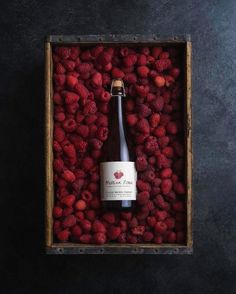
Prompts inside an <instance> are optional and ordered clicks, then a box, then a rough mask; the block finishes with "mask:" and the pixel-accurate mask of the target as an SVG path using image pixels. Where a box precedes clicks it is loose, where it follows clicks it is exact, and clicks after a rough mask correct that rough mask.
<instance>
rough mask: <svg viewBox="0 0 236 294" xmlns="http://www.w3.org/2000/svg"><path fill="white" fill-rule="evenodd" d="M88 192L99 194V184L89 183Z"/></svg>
mask: <svg viewBox="0 0 236 294" xmlns="http://www.w3.org/2000/svg"><path fill="white" fill-rule="evenodd" d="M88 190H89V191H90V192H91V193H97V192H98V184H97V183H89V184H88Z"/></svg>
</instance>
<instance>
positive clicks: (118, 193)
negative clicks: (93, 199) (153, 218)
mask: <svg viewBox="0 0 236 294" xmlns="http://www.w3.org/2000/svg"><path fill="white" fill-rule="evenodd" d="M100 175H101V199H102V200H105V201H107V200H136V181H137V172H136V169H135V163H134V162H131V161H111V162H102V163H100Z"/></svg>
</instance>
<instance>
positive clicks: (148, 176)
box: [140, 170, 155, 182]
mask: <svg viewBox="0 0 236 294" xmlns="http://www.w3.org/2000/svg"><path fill="white" fill-rule="evenodd" d="M140 179H142V180H143V181H145V182H152V181H153V180H154V179H155V173H154V172H153V171H152V170H146V171H144V172H142V174H141V175H140Z"/></svg>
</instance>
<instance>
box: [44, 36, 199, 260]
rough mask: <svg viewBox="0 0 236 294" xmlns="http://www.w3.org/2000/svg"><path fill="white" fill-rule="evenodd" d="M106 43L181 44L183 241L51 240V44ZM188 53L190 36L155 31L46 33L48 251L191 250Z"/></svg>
mask: <svg viewBox="0 0 236 294" xmlns="http://www.w3.org/2000/svg"><path fill="white" fill-rule="evenodd" d="M96 44H106V45H112V46H120V45H128V46H145V45H146V46H158V45H159V46H167V45H169V46H182V48H183V50H184V57H185V58H184V59H185V60H184V66H185V103H184V104H185V105H184V108H185V117H184V122H185V123H184V125H185V160H186V164H185V181H186V186H187V200H186V204H187V238H186V239H187V240H186V244H184V245H183V244H162V245H157V244H153V243H152V244H151V243H150V244H146V243H145V244H119V243H117V244H114V243H112V244H109V243H108V244H104V245H95V244H89V245H87V244H78V243H54V242H53V230H52V225H53V219H52V209H53V202H54V190H53V168H52V162H53V149H52V142H53V101H52V94H53V84H52V73H53V65H52V45H66V46H67V45H80V46H89V45H96ZM191 56H192V44H191V40H190V37H189V36H183V37H166V38H163V37H159V36H157V35H80V36H74V35H73V36H48V37H46V40H45V113H46V115H45V162H46V166H45V167H46V170H45V173H46V187H45V189H46V191H45V194H46V195H45V196H46V198H45V240H46V253H47V254H191V253H192V252H193V237H192V104H191Z"/></svg>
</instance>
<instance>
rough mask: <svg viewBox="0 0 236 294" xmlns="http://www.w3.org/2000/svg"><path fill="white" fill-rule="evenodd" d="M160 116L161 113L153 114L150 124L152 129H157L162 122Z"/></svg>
mask: <svg viewBox="0 0 236 294" xmlns="http://www.w3.org/2000/svg"><path fill="white" fill-rule="evenodd" d="M160 118H161V117H160V114H159V113H153V114H152V115H151V116H150V118H149V123H150V126H151V127H152V128H156V127H157V126H158V124H159V122H160Z"/></svg>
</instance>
